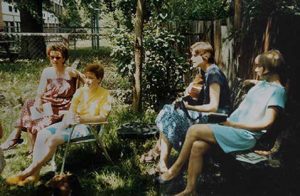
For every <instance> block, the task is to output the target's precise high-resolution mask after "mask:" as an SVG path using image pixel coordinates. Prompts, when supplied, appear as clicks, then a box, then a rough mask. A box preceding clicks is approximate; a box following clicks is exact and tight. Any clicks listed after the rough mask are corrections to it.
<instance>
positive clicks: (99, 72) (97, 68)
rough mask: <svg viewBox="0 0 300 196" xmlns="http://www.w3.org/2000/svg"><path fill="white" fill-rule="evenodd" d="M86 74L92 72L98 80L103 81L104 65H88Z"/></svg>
mask: <svg viewBox="0 0 300 196" xmlns="http://www.w3.org/2000/svg"><path fill="white" fill-rule="evenodd" d="M85 72H92V73H94V74H95V76H96V78H97V79H103V77H104V68H103V65H101V64H98V63H91V64H87V65H86V68H85Z"/></svg>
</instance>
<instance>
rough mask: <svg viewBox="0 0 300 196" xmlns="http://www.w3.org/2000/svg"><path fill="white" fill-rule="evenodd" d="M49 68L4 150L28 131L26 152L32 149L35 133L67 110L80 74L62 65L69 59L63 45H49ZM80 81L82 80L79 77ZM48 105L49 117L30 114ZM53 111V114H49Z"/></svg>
mask: <svg viewBox="0 0 300 196" xmlns="http://www.w3.org/2000/svg"><path fill="white" fill-rule="evenodd" d="M47 55H48V57H49V59H50V63H51V65H52V66H51V67H47V68H45V69H44V70H43V72H42V75H41V79H40V82H39V86H38V90H37V95H36V97H35V99H34V100H27V101H26V102H25V104H24V105H23V107H22V109H21V113H20V118H19V119H18V120H17V122H16V125H15V127H16V128H15V130H14V131H13V132H12V133H11V134H10V136H9V137H8V139H7V140H6V141H5V142H4V143H3V144H2V145H1V148H2V149H3V150H8V149H10V148H12V147H14V146H15V145H16V144H18V143H20V142H21V141H22V139H20V137H21V132H22V131H27V133H28V134H29V138H30V139H31V142H29V144H30V146H29V152H30V153H31V152H32V150H33V146H34V142H35V138H36V135H37V133H38V132H39V131H40V130H42V129H43V128H44V127H47V126H49V125H51V124H53V123H56V122H59V121H61V119H62V114H60V111H63V110H68V109H69V107H70V104H71V99H72V96H73V94H74V93H75V91H76V79H77V78H78V77H81V78H82V77H83V74H81V73H80V72H78V71H76V70H75V69H73V68H71V67H67V66H66V65H65V63H66V61H67V60H68V57H69V55H68V49H67V48H66V47H65V46H64V45H62V44H56V45H52V46H50V47H49V48H48V50H47ZM82 80H83V78H82ZM49 103H50V104H51V106H50V113H49V115H45V116H40V117H35V116H34V115H33V114H32V111H33V110H35V111H36V113H38V111H39V112H40V111H43V105H45V104H46V105H47V104H48V106H49ZM51 108H52V111H51Z"/></svg>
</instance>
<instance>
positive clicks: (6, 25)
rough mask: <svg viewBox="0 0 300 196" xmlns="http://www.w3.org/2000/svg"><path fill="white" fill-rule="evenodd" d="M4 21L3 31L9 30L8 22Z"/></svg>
mask: <svg viewBox="0 0 300 196" xmlns="http://www.w3.org/2000/svg"><path fill="white" fill-rule="evenodd" d="M4 23H5V26H4V31H5V32H9V24H8V22H7V21H5V22H4Z"/></svg>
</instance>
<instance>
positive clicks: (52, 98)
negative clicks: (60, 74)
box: [16, 78, 76, 134]
mask: <svg viewBox="0 0 300 196" xmlns="http://www.w3.org/2000/svg"><path fill="white" fill-rule="evenodd" d="M75 91H76V78H71V79H69V80H67V79H64V78H56V79H47V85H46V90H45V92H44V94H43V95H42V97H41V99H42V104H44V103H51V106H52V110H53V115H51V116H45V117H42V118H40V119H37V120H32V118H31V112H30V107H32V106H33V105H34V99H30V100H27V101H26V102H25V104H24V105H23V107H22V109H21V114H20V118H19V119H18V120H17V122H16V127H18V128H21V129H22V130H25V129H26V130H27V131H29V132H31V133H32V134H36V133H37V132H38V131H40V130H42V129H43V128H45V127H47V126H49V125H51V124H53V123H56V122H59V121H61V120H62V115H59V111H63V110H68V109H69V107H70V105H71V99H72V97H73V94H74V93H75Z"/></svg>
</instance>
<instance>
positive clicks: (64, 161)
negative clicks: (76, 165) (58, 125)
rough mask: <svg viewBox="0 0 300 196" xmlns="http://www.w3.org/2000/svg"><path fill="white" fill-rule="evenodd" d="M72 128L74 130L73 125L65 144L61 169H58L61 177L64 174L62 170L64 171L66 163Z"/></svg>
mask: <svg viewBox="0 0 300 196" xmlns="http://www.w3.org/2000/svg"><path fill="white" fill-rule="evenodd" d="M74 128H75V125H73V126H72V130H71V132H70V135H69V138H68V142H67V143H66V149H65V152H64V156H63V162H62V165H61V169H60V175H62V174H63V173H64V170H65V163H66V158H67V153H68V150H69V146H70V141H71V137H72V134H73V131H74Z"/></svg>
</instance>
